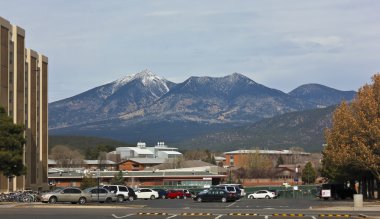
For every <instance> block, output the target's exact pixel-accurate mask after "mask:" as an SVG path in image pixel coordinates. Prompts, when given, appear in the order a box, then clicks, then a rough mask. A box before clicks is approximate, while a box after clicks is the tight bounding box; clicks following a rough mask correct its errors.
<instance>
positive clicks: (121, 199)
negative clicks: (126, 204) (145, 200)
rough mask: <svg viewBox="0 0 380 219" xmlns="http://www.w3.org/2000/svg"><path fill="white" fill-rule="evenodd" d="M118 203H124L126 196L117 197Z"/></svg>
mask: <svg viewBox="0 0 380 219" xmlns="http://www.w3.org/2000/svg"><path fill="white" fill-rule="evenodd" d="M116 201H117V202H118V203H122V202H123V201H124V196H122V195H119V196H117V198H116Z"/></svg>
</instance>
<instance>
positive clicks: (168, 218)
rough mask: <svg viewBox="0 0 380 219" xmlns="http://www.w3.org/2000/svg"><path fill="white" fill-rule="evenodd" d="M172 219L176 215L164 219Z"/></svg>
mask: <svg viewBox="0 0 380 219" xmlns="http://www.w3.org/2000/svg"><path fill="white" fill-rule="evenodd" d="M173 217H177V215H176V214H175V215H172V216H170V217H167V218H166V219H170V218H173Z"/></svg>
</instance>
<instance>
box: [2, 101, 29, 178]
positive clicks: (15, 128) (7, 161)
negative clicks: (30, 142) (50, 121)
mask: <svg viewBox="0 0 380 219" xmlns="http://www.w3.org/2000/svg"><path fill="white" fill-rule="evenodd" d="M25 142H26V141H25V138H24V127H23V126H21V125H16V124H14V123H13V121H12V119H11V118H9V117H8V116H7V113H6V111H5V109H4V108H3V107H0V170H1V172H2V173H3V175H5V176H8V177H13V176H20V175H23V174H25V172H26V167H25V166H24V164H23V157H22V156H23V147H24V144H25Z"/></svg>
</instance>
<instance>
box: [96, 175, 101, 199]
mask: <svg viewBox="0 0 380 219" xmlns="http://www.w3.org/2000/svg"><path fill="white" fill-rule="evenodd" d="M96 176H97V177H96V178H97V181H98V189H97V190H96V191H97V193H98V202H99V186H100V185H99V184H100V182H99V180H100V170H99V169H97V171H96Z"/></svg>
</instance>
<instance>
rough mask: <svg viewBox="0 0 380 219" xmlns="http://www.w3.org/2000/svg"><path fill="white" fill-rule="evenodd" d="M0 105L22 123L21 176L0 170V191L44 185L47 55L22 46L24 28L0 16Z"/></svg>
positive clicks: (46, 142) (45, 177)
mask: <svg viewBox="0 0 380 219" xmlns="http://www.w3.org/2000/svg"><path fill="white" fill-rule="evenodd" d="M0 43H1V46H0V105H1V106H2V107H4V108H5V111H6V112H7V114H8V116H10V117H11V118H13V122H14V123H16V124H20V125H24V126H25V129H26V130H25V138H26V144H25V149H24V159H23V160H24V164H25V165H26V166H27V173H26V175H25V176H19V177H7V176H4V175H3V174H2V173H1V172H0V192H9V191H17V190H24V189H33V190H42V189H44V188H46V187H47V185H48V184H47V182H48V180H47V178H48V176H47V169H48V162H47V155H48V151H47V150H48V58H47V57H46V56H44V55H42V54H39V53H37V52H35V51H33V50H31V49H27V48H25V30H24V29H22V28H20V27H18V26H15V25H12V24H11V23H10V22H9V21H7V20H5V19H4V18H2V17H0Z"/></svg>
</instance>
